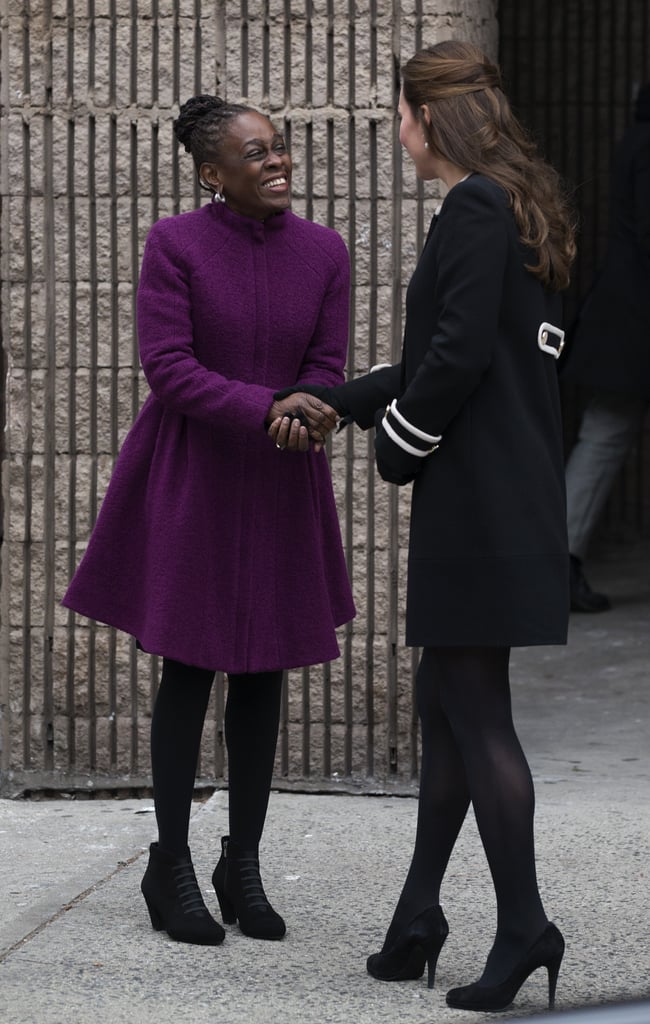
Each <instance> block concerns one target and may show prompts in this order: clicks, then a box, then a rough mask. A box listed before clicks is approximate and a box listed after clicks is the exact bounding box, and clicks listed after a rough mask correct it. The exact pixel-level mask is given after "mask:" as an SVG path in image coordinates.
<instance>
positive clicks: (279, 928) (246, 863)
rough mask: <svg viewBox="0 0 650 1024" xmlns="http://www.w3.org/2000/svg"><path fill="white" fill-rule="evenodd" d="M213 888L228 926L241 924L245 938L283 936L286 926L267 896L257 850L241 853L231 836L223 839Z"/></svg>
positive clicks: (213, 876)
mask: <svg viewBox="0 0 650 1024" xmlns="http://www.w3.org/2000/svg"><path fill="white" fill-rule="evenodd" d="M212 884H213V886H214V890H215V892H216V894H217V899H218V900H219V907H220V908H221V916H222V918H223V921H224V923H225V924H234V923H235V921H239V927H240V929H241V930H242V931H243V933H244V935H249V936H250V937H251V938H253V939H281V938H282V937H283V936H284V934H285V932H286V930H287V928H286V925H285V923H284V921H283V920H282V918H281V917H280V915H279V914H278V913H276V911H275V910H274V909H273V907H272V906H271V904H270V903H269V901H268V899H267V897H266V893H265V892H264V887H263V885H262V878H261V876H260V862H259V859H258V855H257V850H242V849H241V848H240V847H239V845H238V844H237V843H233V842H232V841H231V840H230V837H229V836H222V839H221V857H220V858H219V863H218V864H217V866H216V868H215V869H214V874H213V875H212Z"/></svg>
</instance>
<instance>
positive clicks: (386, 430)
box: [375, 402, 440, 487]
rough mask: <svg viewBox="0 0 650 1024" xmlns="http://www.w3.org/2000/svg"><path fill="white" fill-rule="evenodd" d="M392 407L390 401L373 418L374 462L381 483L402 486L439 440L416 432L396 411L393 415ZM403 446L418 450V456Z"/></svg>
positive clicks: (414, 473)
mask: <svg viewBox="0 0 650 1024" xmlns="http://www.w3.org/2000/svg"><path fill="white" fill-rule="evenodd" d="M395 406H396V403H395V402H393V403H392V405H391V406H390V407H389V408H388V409H387V410H386V411H385V412H383V411H382V410H379V411H378V412H377V414H376V416H375V427H376V428H377V433H376V435H375V459H376V462H377V469H378V471H379V475H380V477H381V478H382V480H385V481H386V483H389V484H397V485H398V487H401V486H403V485H404V484H410V483H411V482H412V481H413V480H414V479H415V477H416V476H417V475H418V473H419V472H420V470H421V469H422V466H423V465H424V463H425V462H426V460H427V457H428V456H429V455H430V454H431V452H432V451H435V449H436V448H437V447H438V442H439V440H440V438H439V437H433V435H427V434H424V435H423V434H422V431H419V432H418V431H417V430H416V428H414V427H413V426H412V425H411V424H407V423H406V421H405V420H404V418H403V417H402V416H400V414H399V411H397V413H396V412H395ZM395 438H399V439H400V440H401V442H402V443H401V444H400V443H399V441H398V440H395ZM403 445H407V446H408V448H413V449H415V450H417V452H418V454H413V453H412V452H410V451H408V449H407V448H405V447H403Z"/></svg>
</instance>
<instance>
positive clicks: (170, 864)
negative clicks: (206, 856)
mask: <svg viewBox="0 0 650 1024" xmlns="http://www.w3.org/2000/svg"><path fill="white" fill-rule="evenodd" d="M140 888H141V890H142V895H143V896H144V898H145V902H146V904H147V909H148V910H149V917H150V918H151V924H152V926H153V927H154V928H155V929H156V931H163V930H164V931H166V932H167V934H168V935H169V937H170V939H175V940H176V941H177V942H192V943H194V944H195V945H198V946H218V945H219V944H220V943H221V942H223V940H224V939H225V937H226V933H225V932H224V930H223V928H222V927H221V925H220V924H217V922H216V921H215V920H214V918H213V917H211V916H210V914H209V912H208V909H207V907H206V905H205V903H204V902H203V897H202V896H201V890H200V889H199V885H198V882H197V880H196V875H195V874H194V865H193V864H192V858H191V857H190V851H189V849H188V851H187V854H186V855H185V856H184V857H174V856H173V855H172V854H170V853H166V852H165V851H164V850H161V849H160V847H159V846H158V843H152V844H151V846H150V847H149V863H148V865H147V870H146V871H145V873H144V878H143V879H142V882H141V884H140Z"/></svg>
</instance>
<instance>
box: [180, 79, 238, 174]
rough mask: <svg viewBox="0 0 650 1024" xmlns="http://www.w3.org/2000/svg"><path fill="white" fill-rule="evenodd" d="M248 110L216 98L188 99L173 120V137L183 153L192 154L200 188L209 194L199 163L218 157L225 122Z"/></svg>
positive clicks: (197, 97) (225, 125) (226, 123)
mask: <svg viewBox="0 0 650 1024" xmlns="http://www.w3.org/2000/svg"><path fill="white" fill-rule="evenodd" d="M252 109H253V108H252V107H245V106H244V105H243V104H241V103H227V102H226V100H222V99H221V97H220V96H207V95H201V96H192V98H191V99H189V100H186V101H185V103H183V105H182V107H181V109H180V111H179V115H178V117H177V119H176V120H175V121H174V134H175V136H176V138H177V139H178V141H179V142H180V143H181V145H183V146H184V147H185V150H186V151H187V152H188V153H191V154H192V159H193V160H194V166H195V167H196V170H197V173H198V174H199V184H200V185H201V187H202V188H206V189H208V191H213V190H212V189H210V188H209V186H207V185H205V184H204V182H203V181H202V180H201V176H200V167H201V164H203V163H206V162H207V163H210V162H212V161H214V160H216V159H217V158H218V155H219V147H220V145H221V142H222V140H223V137H224V135H225V134H226V131H227V128H228V124H229V122H230V121H232V120H233V119H234V118H235V117H238V116H239V115H240V114H245V113H248V112H250V111H252Z"/></svg>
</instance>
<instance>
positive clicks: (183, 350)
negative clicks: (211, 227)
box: [137, 218, 273, 432]
mask: <svg viewBox="0 0 650 1024" xmlns="http://www.w3.org/2000/svg"><path fill="white" fill-rule="evenodd" d="M189 275H190V270H189V267H188V265H187V262H186V260H185V259H184V258H183V246H182V245H181V244H180V242H179V241H178V238H177V233H176V231H175V228H174V223H173V218H169V219H168V220H163V221H159V222H158V223H157V224H154V226H153V227H152V228H151V231H150V232H149V236H148V238H147V243H146V245H145V251H144V256H143V259H142V270H141V274H140V282H139V285H138V295H137V325H138V343H139V348H140V361H141V363H142V369H143V371H144V374H145V377H146V378H147V382H148V384H149V387H150V388H151V391H152V393H153V394H154V395H155V397H156V398H157V399H158V400H159V401H160V402H161V403H162V404H163V405H164V406H166V407H167V408H169V409H172V410H173V411H174V412H177V413H181V414H182V415H184V416H188V417H190V418H193V419H197V420H202V421H204V422H206V423H209V424H211V425H212V426H218V425H219V423H220V422H224V421H227V422H228V423H229V424H230V425H231V426H238V427H240V428H241V429H243V430H245V431H248V432H258V431H259V430H260V428H261V427H263V425H264V420H265V417H266V414H267V412H268V410H269V408H270V407H271V404H272V402H273V389H272V388H267V387H263V386H261V385H256V384H247V383H244V382H243V381H238V380H229V379H228V378H226V377H223V376H221V374H219V373H216V372H214V371H213V370H209V369H208V368H207V367H206V366H204V365H203V364H202V363H200V362H199V360H198V359H197V357H196V353H195V351H194V338H193V328H192V303H191V288H190V280H189Z"/></svg>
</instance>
